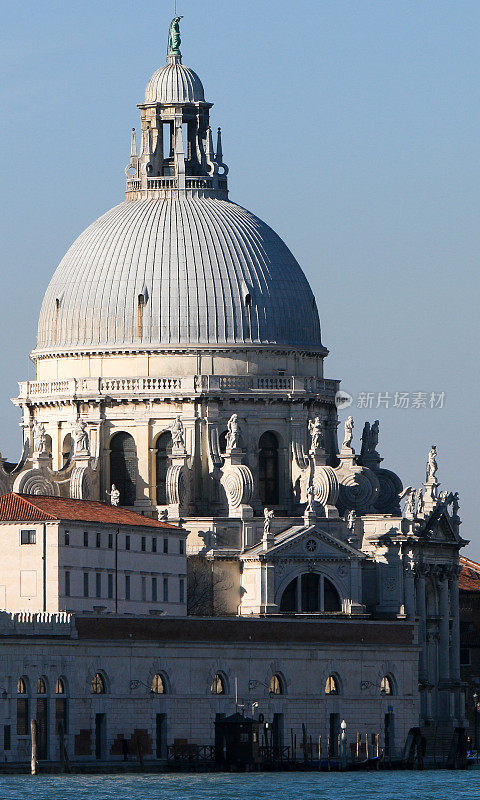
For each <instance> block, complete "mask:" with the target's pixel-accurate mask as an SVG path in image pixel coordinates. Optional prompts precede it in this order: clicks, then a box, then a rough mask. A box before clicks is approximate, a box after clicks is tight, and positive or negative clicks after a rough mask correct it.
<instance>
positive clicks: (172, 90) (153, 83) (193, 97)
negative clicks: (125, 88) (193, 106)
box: [145, 62, 205, 103]
mask: <svg viewBox="0 0 480 800" xmlns="http://www.w3.org/2000/svg"><path fill="white" fill-rule="evenodd" d="M203 100H205V97H204V92H203V85H202V81H201V80H200V78H199V77H198V75H197V73H196V72H194V71H193V69H190V67H187V66H185V64H182V63H181V62H175V63H172V64H165V66H164V67H161V68H160V69H157V70H156V72H154V73H153V75H152V77H151V78H150V80H149V81H148V83H147V88H146V89H145V102H146V103H198V102H200V101H203Z"/></svg>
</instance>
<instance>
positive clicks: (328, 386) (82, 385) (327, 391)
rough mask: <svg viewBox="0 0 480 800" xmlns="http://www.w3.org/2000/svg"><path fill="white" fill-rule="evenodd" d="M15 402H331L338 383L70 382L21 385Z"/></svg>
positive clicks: (231, 379)
mask: <svg viewBox="0 0 480 800" xmlns="http://www.w3.org/2000/svg"><path fill="white" fill-rule="evenodd" d="M19 388H20V392H19V396H18V398H17V402H22V401H27V402H28V401H35V400H44V401H50V400H56V399H57V398H59V399H62V398H64V399H65V400H68V399H74V398H82V397H85V398H86V397H99V398H101V397H108V396H112V397H115V396H122V397H138V396H146V397H154V396H163V395H167V396H169V395H176V394H179V393H180V394H182V395H186V396H190V395H198V394H218V393H219V394H221V395H223V394H224V393H225V394H228V393H229V392H232V393H233V392H235V393H238V392H247V393H248V394H250V393H252V394H253V393H256V392H258V393H268V394H270V393H273V394H292V393H293V394H297V393H300V394H305V393H308V394H315V395H321V397H322V399H324V400H326V401H327V402H328V401H330V402H333V401H334V398H335V393H336V391H337V390H338V381H334V380H329V379H326V378H316V377H304V376H298V375H193V376H188V377H145V378H143V377H131V378H128V377H127V378H71V379H70V380H64V381H60V380H55V381H21V382H20V383H19Z"/></svg>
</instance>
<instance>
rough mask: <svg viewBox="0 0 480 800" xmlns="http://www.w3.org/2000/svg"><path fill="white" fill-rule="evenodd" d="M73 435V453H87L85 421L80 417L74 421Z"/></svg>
mask: <svg viewBox="0 0 480 800" xmlns="http://www.w3.org/2000/svg"><path fill="white" fill-rule="evenodd" d="M73 437H74V441H75V455H78V454H79V453H88V433H87V426H86V425H85V422H84V421H83V419H81V418H80V417H79V418H78V419H77V422H76V423H75V428H74V431H73Z"/></svg>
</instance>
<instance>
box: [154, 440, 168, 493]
mask: <svg viewBox="0 0 480 800" xmlns="http://www.w3.org/2000/svg"><path fill="white" fill-rule="evenodd" d="M171 454H172V434H171V433H170V432H169V431H166V432H165V433H161V434H160V436H158V437H157V447H156V451H155V484H156V499H157V505H158V506H164V505H166V503H167V471H168V467H169V465H170V456H171Z"/></svg>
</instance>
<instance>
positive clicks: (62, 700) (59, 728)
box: [55, 678, 68, 735]
mask: <svg viewBox="0 0 480 800" xmlns="http://www.w3.org/2000/svg"><path fill="white" fill-rule="evenodd" d="M66 694H67V689H66V685H65V681H64V679H63V678H58V679H57V682H56V684H55V733H56V734H57V735H58V734H60V735H62V734H65V733H68V712H67V697H66Z"/></svg>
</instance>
